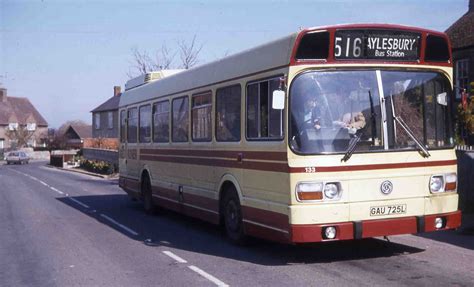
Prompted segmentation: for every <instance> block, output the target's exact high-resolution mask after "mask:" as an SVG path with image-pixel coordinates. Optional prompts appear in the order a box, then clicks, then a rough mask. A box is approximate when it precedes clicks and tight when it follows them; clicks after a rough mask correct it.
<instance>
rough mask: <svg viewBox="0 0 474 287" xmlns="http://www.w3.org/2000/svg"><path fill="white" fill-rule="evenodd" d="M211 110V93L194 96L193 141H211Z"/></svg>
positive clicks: (192, 114)
mask: <svg viewBox="0 0 474 287" xmlns="http://www.w3.org/2000/svg"><path fill="white" fill-rule="evenodd" d="M211 110H212V94H211V92H206V93H203V94H197V95H193V98H192V110H191V119H192V139H193V141H211V137H212V136H211V134H212V131H211V129H212V128H211Z"/></svg>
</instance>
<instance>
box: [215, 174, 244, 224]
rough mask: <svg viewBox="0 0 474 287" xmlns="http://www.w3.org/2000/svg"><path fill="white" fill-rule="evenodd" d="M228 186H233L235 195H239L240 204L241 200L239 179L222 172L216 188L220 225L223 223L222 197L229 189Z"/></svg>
mask: <svg viewBox="0 0 474 287" xmlns="http://www.w3.org/2000/svg"><path fill="white" fill-rule="evenodd" d="M230 187H234V188H235V191H236V192H237V196H238V197H239V201H240V205H241V206H242V202H243V195H242V189H241V187H240V184H239V181H238V180H237V179H236V178H235V177H234V176H233V175H232V174H224V175H223V176H222V177H221V180H220V181H219V188H218V203H219V222H220V224H221V225H222V223H223V216H224V215H223V212H222V207H223V203H224V202H223V199H224V196H225V193H226V192H227V191H228V190H229V188H230Z"/></svg>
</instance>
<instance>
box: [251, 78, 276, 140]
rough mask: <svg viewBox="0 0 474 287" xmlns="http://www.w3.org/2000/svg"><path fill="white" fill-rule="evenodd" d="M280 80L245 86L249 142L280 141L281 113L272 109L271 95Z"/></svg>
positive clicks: (274, 79)
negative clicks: (262, 140) (261, 140)
mask: <svg viewBox="0 0 474 287" xmlns="http://www.w3.org/2000/svg"><path fill="white" fill-rule="evenodd" d="M279 83H280V78H279V77H278V78H273V79H270V80H265V81H260V82H256V83H251V84H248V85H247V138H248V139H250V140H252V139H253V140H260V139H266V140H281V139H282V138H283V111H282V110H274V109H272V94H273V91H274V90H277V89H278V87H279Z"/></svg>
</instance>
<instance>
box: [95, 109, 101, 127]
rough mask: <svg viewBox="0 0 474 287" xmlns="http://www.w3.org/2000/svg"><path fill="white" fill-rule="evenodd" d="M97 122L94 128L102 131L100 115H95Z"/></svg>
mask: <svg viewBox="0 0 474 287" xmlns="http://www.w3.org/2000/svg"><path fill="white" fill-rule="evenodd" d="M94 117H95V120H94V128H95V129H96V130H98V129H100V113H96V114H94Z"/></svg>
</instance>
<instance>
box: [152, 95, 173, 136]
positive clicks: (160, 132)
mask: <svg viewBox="0 0 474 287" xmlns="http://www.w3.org/2000/svg"><path fill="white" fill-rule="evenodd" d="M169 115H170V103H169V102H168V101H164V102H159V103H156V104H154V105H153V141H154V142H168V141H169V139H170V135H169V133H170V124H169Z"/></svg>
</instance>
